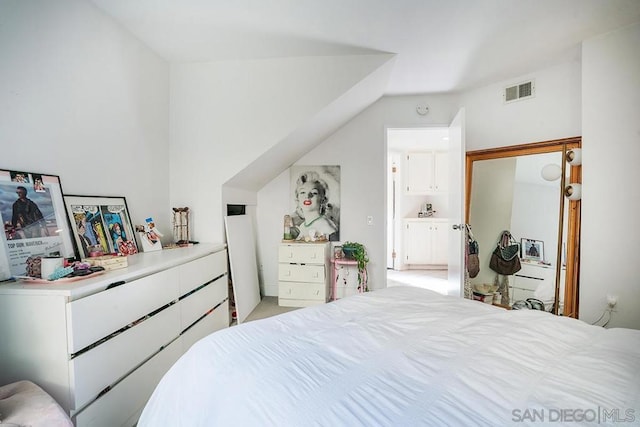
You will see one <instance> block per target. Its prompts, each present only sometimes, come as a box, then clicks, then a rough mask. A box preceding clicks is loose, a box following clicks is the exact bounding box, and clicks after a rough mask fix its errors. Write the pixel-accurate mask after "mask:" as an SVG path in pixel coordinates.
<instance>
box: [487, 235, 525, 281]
mask: <svg viewBox="0 0 640 427" xmlns="http://www.w3.org/2000/svg"><path fill="white" fill-rule="evenodd" d="M489 268H490V269H492V270H493V271H495V272H496V273H498V274H503V275H505V276H510V275H512V274H515V273H517V272H518V271H520V269H521V268H522V266H521V265H520V244H519V243H518V242H516V240H515V239H514V238H513V236H512V235H511V233H510V232H509V231H508V230H505V231H503V232H502V235H501V236H500V240H499V241H498V244H497V246H496V248H495V249H494V250H493V253H492V254H491V259H490V260H489Z"/></svg>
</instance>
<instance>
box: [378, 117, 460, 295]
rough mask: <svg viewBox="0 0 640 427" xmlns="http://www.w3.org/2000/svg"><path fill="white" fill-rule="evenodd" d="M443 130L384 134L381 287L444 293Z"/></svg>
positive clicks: (446, 135) (445, 147)
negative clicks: (383, 266) (384, 230)
mask: <svg viewBox="0 0 640 427" xmlns="http://www.w3.org/2000/svg"><path fill="white" fill-rule="evenodd" d="M448 151H449V127H446V126H442V127H421V128H388V129H387V162H388V164H387V283H388V286H400V285H409V286H418V287H424V288H427V289H431V290H434V291H436V292H440V293H443V294H446V293H447V275H448V272H447V268H448V228H449V221H448V218H449V212H448V210H449V188H448V182H449V170H448V167H447V164H448V163H447V162H448Z"/></svg>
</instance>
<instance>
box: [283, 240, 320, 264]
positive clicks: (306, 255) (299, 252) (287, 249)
mask: <svg viewBox="0 0 640 427" xmlns="http://www.w3.org/2000/svg"><path fill="white" fill-rule="evenodd" d="M326 248H327V244H326V243H322V244H319V243H299V244H297V245H280V248H279V250H278V262H284V263H296V264H324V262H325V258H326V255H325V253H326Z"/></svg>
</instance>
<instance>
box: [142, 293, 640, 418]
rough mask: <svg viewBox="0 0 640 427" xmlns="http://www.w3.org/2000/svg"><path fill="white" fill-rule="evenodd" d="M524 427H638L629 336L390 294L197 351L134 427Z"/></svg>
mask: <svg viewBox="0 0 640 427" xmlns="http://www.w3.org/2000/svg"><path fill="white" fill-rule="evenodd" d="M596 416H597V417H598V418H595V417H596ZM614 416H615V417H616V419H615V420H614ZM576 421H582V422H576ZM614 421H625V422H618V423H614ZM528 424H531V425H536V426H539V425H545V424H547V425H553V426H559V425H570V426H576V425H607V424H616V425H640V331H637V330H629V329H603V328H599V327H596V326H591V325H587V324H585V323H583V322H581V321H578V320H574V319H570V318H563V317H557V316H553V315H551V314H549V313H544V312H540V311H533V310H518V311H507V310H503V309H500V308H496V307H493V306H490V305H487V304H483V303H479V302H475V301H468V300H463V299H459V298H453V297H447V296H442V295H439V294H437V293H434V292H432V291H428V290H424V289H419V288H412V287H392V288H387V289H384V290H379V291H374V292H369V293H366V294H360V295H356V296H353V297H349V298H345V299H342V300H339V301H336V302H332V303H329V304H325V305H322V306H315V307H310V308H307V309H301V310H296V311H292V312H289V313H286V314H282V315H280V316H276V317H272V318H268V319H264V320H259V321H255V322H249V323H245V324H242V325H240V326H234V327H232V328H229V329H225V330H222V331H219V332H216V333H214V334H212V335H210V336H208V337H206V338H204V339H202V340H201V341H199V342H198V343H196V344H195V345H194V346H193V347H192V348H191V349H190V350H189V351H188V352H187V353H186V354H185V355H184V356H183V357H182V358H181V359H180V360H179V361H178V362H177V363H176V364H175V365H174V366H173V367H172V368H171V370H170V371H169V372H168V373H167V374H166V375H165V376H164V378H163V379H162V381H161V382H160V384H159V385H158V387H157V388H156V390H155V392H154V394H153V396H152V397H151V399H150V400H149V402H148V403H147V405H146V407H145V409H144V411H143V413H142V416H141V418H140V421H139V423H138V426H141V427H144V426H189V427H191V426H193V427H195V426H279V427H284V426H314V425H315V426H349V427H352V426H394V427H395V426H422V425H426V426H447V425H449V426H500V425H528Z"/></svg>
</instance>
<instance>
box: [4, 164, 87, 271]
mask: <svg viewBox="0 0 640 427" xmlns="http://www.w3.org/2000/svg"><path fill="white" fill-rule="evenodd" d="M0 217H1V218H2V224H3V226H4V233H2V238H1V241H0V280H7V279H9V278H11V277H14V276H24V275H26V262H27V259H28V258H29V257H36V256H55V257H63V258H73V257H75V255H76V253H75V246H74V240H73V237H72V236H71V228H70V224H69V220H68V217H67V213H66V211H65V204H64V201H63V195H62V185H61V184H60V177H58V176H57V175H49V174H45V173H36V172H25V171H12V170H4V169H0Z"/></svg>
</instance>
